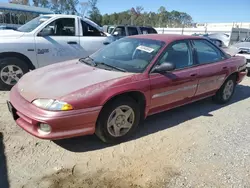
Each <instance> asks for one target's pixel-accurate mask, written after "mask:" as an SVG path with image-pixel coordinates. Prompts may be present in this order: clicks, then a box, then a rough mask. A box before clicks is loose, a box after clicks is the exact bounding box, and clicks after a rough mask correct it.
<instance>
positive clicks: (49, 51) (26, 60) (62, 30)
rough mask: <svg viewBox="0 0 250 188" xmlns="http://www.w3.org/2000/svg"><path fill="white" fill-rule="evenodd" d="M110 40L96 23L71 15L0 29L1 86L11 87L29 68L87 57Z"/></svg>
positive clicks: (35, 20)
mask: <svg viewBox="0 0 250 188" xmlns="http://www.w3.org/2000/svg"><path fill="white" fill-rule="evenodd" d="M110 42H112V39H111V38H110V37H109V36H108V34H106V33H104V32H103V31H102V29H101V28H100V27H99V26H98V25H97V24H95V23H94V22H92V21H91V20H89V19H87V18H82V17H78V16H74V15H57V14H53V15H42V16H39V17H37V18H34V19H33V20H31V21H30V22H28V23H26V24H25V25H23V26H21V27H20V28H18V29H17V30H16V31H14V30H2V31H0V88H1V89H10V88H11V87H12V86H13V85H14V84H15V83H16V82H17V81H18V80H19V79H20V78H21V76H23V75H24V74H25V73H27V72H28V71H29V70H33V69H36V68H39V67H43V66H46V65H49V64H52V63H57V62H62V61H66V60H71V59H77V58H81V57H86V56H88V55H90V54H92V53H94V52H95V51H97V50H98V49H100V48H101V47H103V46H105V45H107V44H109V43H110Z"/></svg>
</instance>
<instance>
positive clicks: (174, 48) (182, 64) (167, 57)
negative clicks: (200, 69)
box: [158, 41, 193, 69]
mask: <svg viewBox="0 0 250 188" xmlns="http://www.w3.org/2000/svg"><path fill="white" fill-rule="evenodd" d="M164 62H168V63H173V64H174V65H175V67H176V69H182V68H186V67H189V66H192V65H193V59H192V51H191V49H190V48H189V45H188V42H186V41H178V42H175V43H172V44H170V45H169V46H168V47H167V50H166V51H165V52H163V56H162V57H161V59H160V61H159V63H158V64H162V63H164Z"/></svg>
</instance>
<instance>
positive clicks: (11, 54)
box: [0, 52, 35, 70]
mask: <svg viewBox="0 0 250 188" xmlns="http://www.w3.org/2000/svg"><path fill="white" fill-rule="evenodd" d="M8 57H16V58H18V59H20V60H22V61H24V62H25V63H27V65H28V68H29V69H30V70H34V69H35V66H34V65H33V63H32V62H31V60H30V59H29V58H28V57H27V56H25V55H23V54H21V53H18V52H3V53H0V59H2V58H8Z"/></svg>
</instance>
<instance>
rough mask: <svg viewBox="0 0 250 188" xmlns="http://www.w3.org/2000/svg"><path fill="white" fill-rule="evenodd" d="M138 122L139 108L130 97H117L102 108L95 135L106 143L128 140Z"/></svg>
mask: <svg viewBox="0 0 250 188" xmlns="http://www.w3.org/2000/svg"><path fill="white" fill-rule="evenodd" d="M139 122H140V107H139V105H138V104H137V103H136V102H135V101H134V100H133V99H132V98H130V97H119V98H117V99H115V100H114V101H112V102H111V103H109V104H107V105H106V106H104V108H103V110H102V111H101V113H100V115H99V118H98V121H97V125H96V135H97V136H98V137H99V138H100V139H101V140H102V141H103V142H106V143H112V144H115V143H120V142H122V141H124V140H126V139H128V138H129V137H130V136H131V135H132V133H133V132H134V130H135V129H136V127H137V126H138V125H139Z"/></svg>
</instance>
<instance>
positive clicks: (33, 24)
mask: <svg viewBox="0 0 250 188" xmlns="http://www.w3.org/2000/svg"><path fill="white" fill-rule="evenodd" d="M50 18H51V17H49V16H39V17H36V18H34V19H33V20H31V21H29V22H27V23H26V24H24V25H23V26H21V27H19V28H18V29H17V31H20V32H31V31H33V30H34V29H36V28H37V27H38V26H39V25H41V24H42V23H43V22H45V21H47V20H48V19H50Z"/></svg>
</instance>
